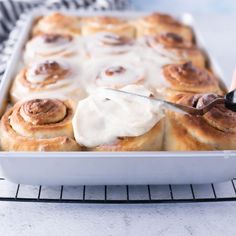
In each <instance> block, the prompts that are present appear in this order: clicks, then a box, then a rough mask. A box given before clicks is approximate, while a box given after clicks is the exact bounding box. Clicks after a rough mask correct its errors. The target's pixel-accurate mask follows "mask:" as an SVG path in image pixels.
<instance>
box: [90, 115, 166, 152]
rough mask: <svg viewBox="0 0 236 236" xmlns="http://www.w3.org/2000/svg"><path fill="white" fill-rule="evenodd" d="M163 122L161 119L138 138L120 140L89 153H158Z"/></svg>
mask: <svg viewBox="0 0 236 236" xmlns="http://www.w3.org/2000/svg"><path fill="white" fill-rule="evenodd" d="M164 126H165V120H164V119H161V120H160V121H159V122H158V123H157V124H156V125H155V126H154V127H153V128H152V129H151V130H150V131H148V132H147V133H145V134H143V135H141V136H138V137H124V138H120V139H119V140H118V141H117V142H116V143H114V144H110V145H101V146H99V147H96V148H92V149H90V150H91V151H102V152H109V151H120V152H122V151H160V150H162V146H163V136H164Z"/></svg>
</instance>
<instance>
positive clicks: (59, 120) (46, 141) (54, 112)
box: [1, 98, 79, 151]
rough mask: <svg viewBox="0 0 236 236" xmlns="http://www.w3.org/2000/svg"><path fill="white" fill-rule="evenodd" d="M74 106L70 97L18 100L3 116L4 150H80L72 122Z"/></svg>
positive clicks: (2, 142)
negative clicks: (65, 99)
mask: <svg viewBox="0 0 236 236" xmlns="http://www.w3.org/2000/svg"><path fill="white" fill-rule="evenodd" d="M73 109H74V108H73V105H72V104H71V102H70V101H69V100H67V101H61V100H58V99H46V98H45V99H32V100H27V101H24V102H18V103H17V104H15V105H14V106H13V107H12V108H10V109H9V110H8V111H7V112H6V113H5V114H4V116H3V117H2V120H1V130H2V133H1V144H2V148H3V150H12V151H68V150H72V151H75V150H79V146H78V145H77V143H76V142H75V140H74V135H73V128H72V124H71V120H72V117H73V113H74V111H73Z"/></svg>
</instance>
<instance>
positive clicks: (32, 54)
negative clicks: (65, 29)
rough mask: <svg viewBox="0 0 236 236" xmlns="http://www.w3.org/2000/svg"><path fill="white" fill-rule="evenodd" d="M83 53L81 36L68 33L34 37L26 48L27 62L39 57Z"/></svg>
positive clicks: (25, 58) (66, 56) (69, 55)
mask: <svg viewBox="0 0 236 236" xmlns="http://www.w3.org/2000/svg"><path fill="white" fill-rule="evenodd" d="M81 54H83V50H82V42H81V39H80V37H75V36H72V35H66V34H54V33H51V34H43V35H38V36H36V37H34V38H32V39H31V40H30V41H29V42H28V43H27V44H26V48H25V54H24V61H25V63H26V64H29V63H32V62H34V61H36V60H38V59H44V58H50V57H51V58H52V57H65V58H70V57H72V56H79V55H81Z"/></svg>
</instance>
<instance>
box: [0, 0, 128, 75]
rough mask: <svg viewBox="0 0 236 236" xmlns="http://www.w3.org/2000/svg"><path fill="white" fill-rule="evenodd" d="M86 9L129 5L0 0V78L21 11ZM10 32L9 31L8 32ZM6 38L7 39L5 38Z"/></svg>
mask: <svg viewBox="0 0 236 236" xmlns="http://www.w3.org/2000/svg"><path fill="white" fill-rule="evenodd" d="M38 7H45V8H47V9H52V10H59V9H88V10H125V9H128V7H129V1H128V0H31V1H30V0H28V1H27V0H0V79H1V75H2V74H3V73H4V70H5V67H6V62H7V60H8V58H9V56H10V55H11V53H12V48H13V45H14V43H15V40H16V39H17V32H19V30H20V29H19V28H20V27H22V25H23V23H24V19H23V18H22V19H20V20H19V21H18V24H17V26H15V25H16V22H17V20H18V19H19V18H20V16H21V15H22V14H23V13H27V12H28V11H31V10H32V9H36V8H38ZM10 32H11V33H10ZM7 39H8V40H7Z"/></svg>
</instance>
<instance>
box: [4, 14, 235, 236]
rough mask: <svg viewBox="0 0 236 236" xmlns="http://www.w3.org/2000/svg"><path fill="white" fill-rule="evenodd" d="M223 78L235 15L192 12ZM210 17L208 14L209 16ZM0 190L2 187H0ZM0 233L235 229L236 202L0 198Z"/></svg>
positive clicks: (230, 59) (230, 63)
mask: <svg viewBox="0 0 236 236" xmlns="http://www.w3.org/2000/svg"><path fill="white" fill-rule="evenodd" d="M196 19H197V21H198V24H199V26H200V28H201V31H202V32H203V35H204V36H205V39H206V42H207V45H208V46H209V50H210V51H211V52H212V53H213V55H215V57H216V58H217V60H218V61H219V63H220V64H221V65H222V68H223V70H224V73H225V75H226V76H227V78H228V84H229V82H230V79H231V74H232V71H233V68H234V66H236V47H235V42H236V33H233V32H234V31H235V25H233V22H236V19H235V18H234V20H233V18H232V16H231V17H230V16H221V17H219V16H211V17H210V16H206V15H205V16H200V15H198V16H196ZM209 19H210V20H209ZM0 190H1V189H0ZM0 222H1V223H0V235H1V236H5V235H6V236H11V235H13V236H15V235H21V236H27V235H30V236H32V235H34V236H37V235H40V236H41V235H45V236H47V235H57V236H60V235H63V236H67V235H83V236H87V235H88V236H93V235H102V236H106V235H112V236H113V235H129V236H130V235H135V236H136V235H146V236H148V235H176V236H177V235H181V236H185V235H209V236H210V235H214V236H215V235H224V236H227V235H230V236H232V235H236V227H235V225H236V202H232V203H229V202H226V203H201V204H200V203H198V204H170V205H168V204H159V205H80V204H52V203H50V204H49V203H18V202H0Z"/></svg>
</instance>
